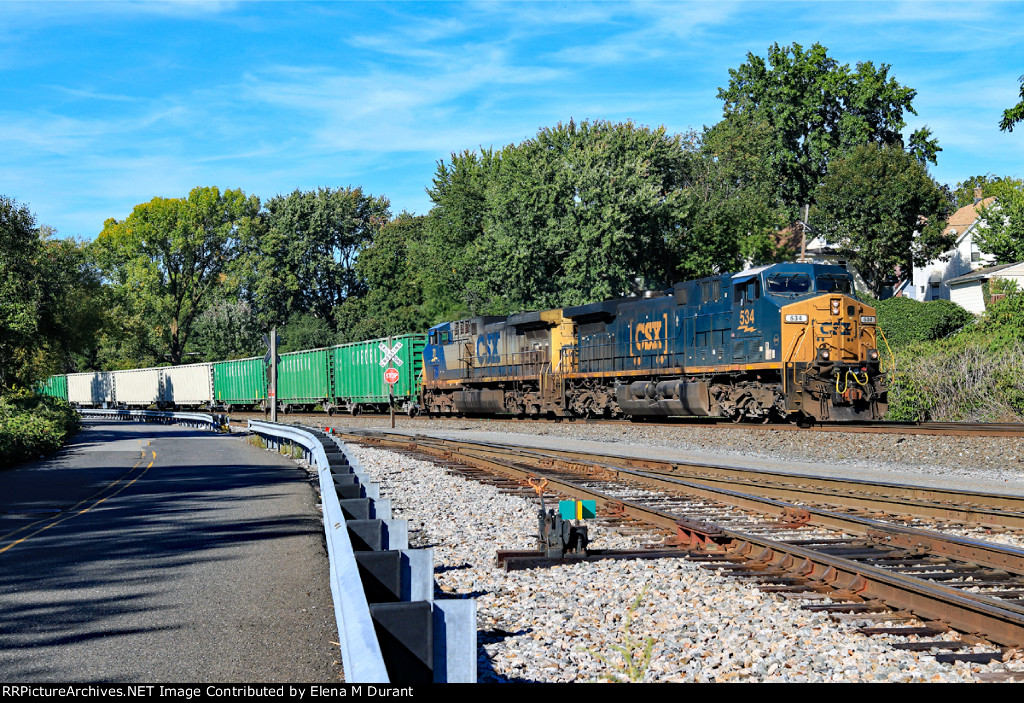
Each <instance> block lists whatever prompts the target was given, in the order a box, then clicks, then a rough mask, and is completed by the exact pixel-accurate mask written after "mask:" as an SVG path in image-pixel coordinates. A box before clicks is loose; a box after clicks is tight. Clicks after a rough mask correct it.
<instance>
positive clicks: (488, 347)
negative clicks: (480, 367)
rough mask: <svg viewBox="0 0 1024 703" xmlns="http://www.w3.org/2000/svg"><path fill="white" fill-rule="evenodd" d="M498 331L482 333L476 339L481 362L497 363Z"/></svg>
mask: <svg viewBox="0 0 1024 703" xmlns="http://www.w3.org/2000/svg"><path fill="white" fill-rule="evenodd" d="M498 337H499V333H498V332H491V333H489V334H482V335H480V336H479V337H477V340H476V356H477V359H479V363H481V364H497V363H498V362H499V358H498Z"/></svg>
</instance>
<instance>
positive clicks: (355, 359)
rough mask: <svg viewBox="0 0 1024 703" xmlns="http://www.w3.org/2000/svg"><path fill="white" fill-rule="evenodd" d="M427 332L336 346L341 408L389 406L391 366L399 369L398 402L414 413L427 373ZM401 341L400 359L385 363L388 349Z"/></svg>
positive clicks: (337, 396) (355, 409) (336, 399)
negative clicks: (387, 372)
mask: <svg viewBox="0 0 1024 703" xmlns="http://www.w3.org/2000/svg"><path fill="white" fill-rule="evenodd" d="M425 343H426V335H424V334H405V335H398V336H395V337H387V338H384V339H371V340H369V341H366V342H353V343H352V344H342V345H340V346H336V347H333V348H332V349H331V352H332V354H333V357H334V402H335V404H336V405H337V406H338V407H339V409H346V410H348V411H350V412H353V413H357V412H359V411H360V410H370V409H374V410H385V409H387V406H388V401H389V397H388V392H389V387H388V383H387V382H386V381H385V380H384V371H385V370H386V369H387V368H388V366H391V367H393V368H395V369H397V370H398V382H397V383H395V387H394V395H395V405H396V407H397V408H398V409H400V410H403V411H405V412H409V413H410V414H413V413H415V412H416V410H417V409H418V404H419V394H420V383H421V381H422V378H421V376H422V374H423V346H424V344H425ZM399 344H400V345H401V347H400V348H399V350H398V353H397V354H396V355H395V358H396V359H399V360H401V363H400V364H399V363H396V362H394V361H393V362H391V363H390V364H388V365H385V366H381V364H380V362H381V360H382V359H383V358H384V354H385V352H384V350H383V349H381V346H382V345H383V346H386V347H388V348H389V349H393V348H394V347H395V346H397V345H399Z"/></svg>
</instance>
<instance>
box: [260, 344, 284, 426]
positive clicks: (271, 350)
mask: <svg viewBox="0 0 1024 703" xmlns="http://www.w3.org/2000/svg"><path fill="white" fill-rule="evenodd" d="M263 343H264V344H266V345H267V353H266V355H265V356H264V357H263V363H265V364H268V365H269V366H270V383H269V384H268V386H267V402H268V403H270V421H271V422H277V365H278V363H280V361H281V357H279V356H278V355H277V345H278V344H280V343H281V338H280V337H278V336H277V327H271V328H270V336H267V335H263Z"/></svg>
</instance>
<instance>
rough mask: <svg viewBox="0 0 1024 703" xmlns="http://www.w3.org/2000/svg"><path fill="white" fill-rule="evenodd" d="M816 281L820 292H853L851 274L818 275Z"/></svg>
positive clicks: (816, 286)
mask: <svg viewBox="0 0 1024 703" xmlns="http://www.w3.org/2000/svg"><path fill="white" fill-rule="evenodd" d="M814 283H815V288H816V289H817V291H818V292H819V293H846V294H847V295H849V294H851V293H853V280H852V279H850V277H849V276H832V275H823V276H818V278H817V279H815V282H814Z"/></svg>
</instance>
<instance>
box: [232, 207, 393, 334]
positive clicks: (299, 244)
mask: <svg viewBox="0 0 1024 703" xmlns="http://www.w3.org/2000/svg"><path fill="white" fill-rule="evenodd" d="M387 220H388V201H387V199H386V198H383V197H373V196H371V195H365V194H364V193H363V191H362V189H361V188H343V189H337V190H332V189H330V188H319V189H317V190H316V191H309V192H300V191H297V190H296V191H295V192H293V193H291V194H289V195H286V196H280V195H279V196H276V197H274V198H271V199H270V200H268V201H267V203H266V212H265V214H264V217H263V222H262V226H261V227H260V228H258V229H257V228H254V229H253V230H251V234H250V236H249V237H248V238H247V239H246V242H245V249H246V254H245V256H244V257H243V258H242V259H240V261H239V264H240V266H238V267H236V271H237V276H238V278H239V280H240V281H242V284H243V289H244V297H245V299H246V300H247V301H248V302H250V303H251V304H252V306H253V308H254V310H255V311H256V312H257V314H258V315H259V316H260V318H261V320H262V321H263V322H264V323H265V324H266V325H268V326H269V325H273V324H277V325H280V324H283V323H284V322H286V321H287V320H289V319H290V318H291V317H292V316H293V315H295V314H299V313H310V314H312V315H313V316H314V317H316V318H318V319H320V320H324V321H330V320H332V319H333V312H334V308H335V307H337V306H338V305H340V304H341V303H342V302H344V301H345V299H346V298H348V297H350V296H358V295H360V294H362V293H363V292H364V290H363V288H362V285H361V283H360V281H359V278H358V276H357V275H356V271H355V261H356V257H357V255H358V252H359V250H360V249H361V248H362V247H363V246H364V245H366V244H367V243H368V242H370V241H371V240H372V238H373V236H374V234H375V233H376V232H377V230H378V229H380V227H381V226H382V225H383V224H384V223H385V222H387Z"/></svg>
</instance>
